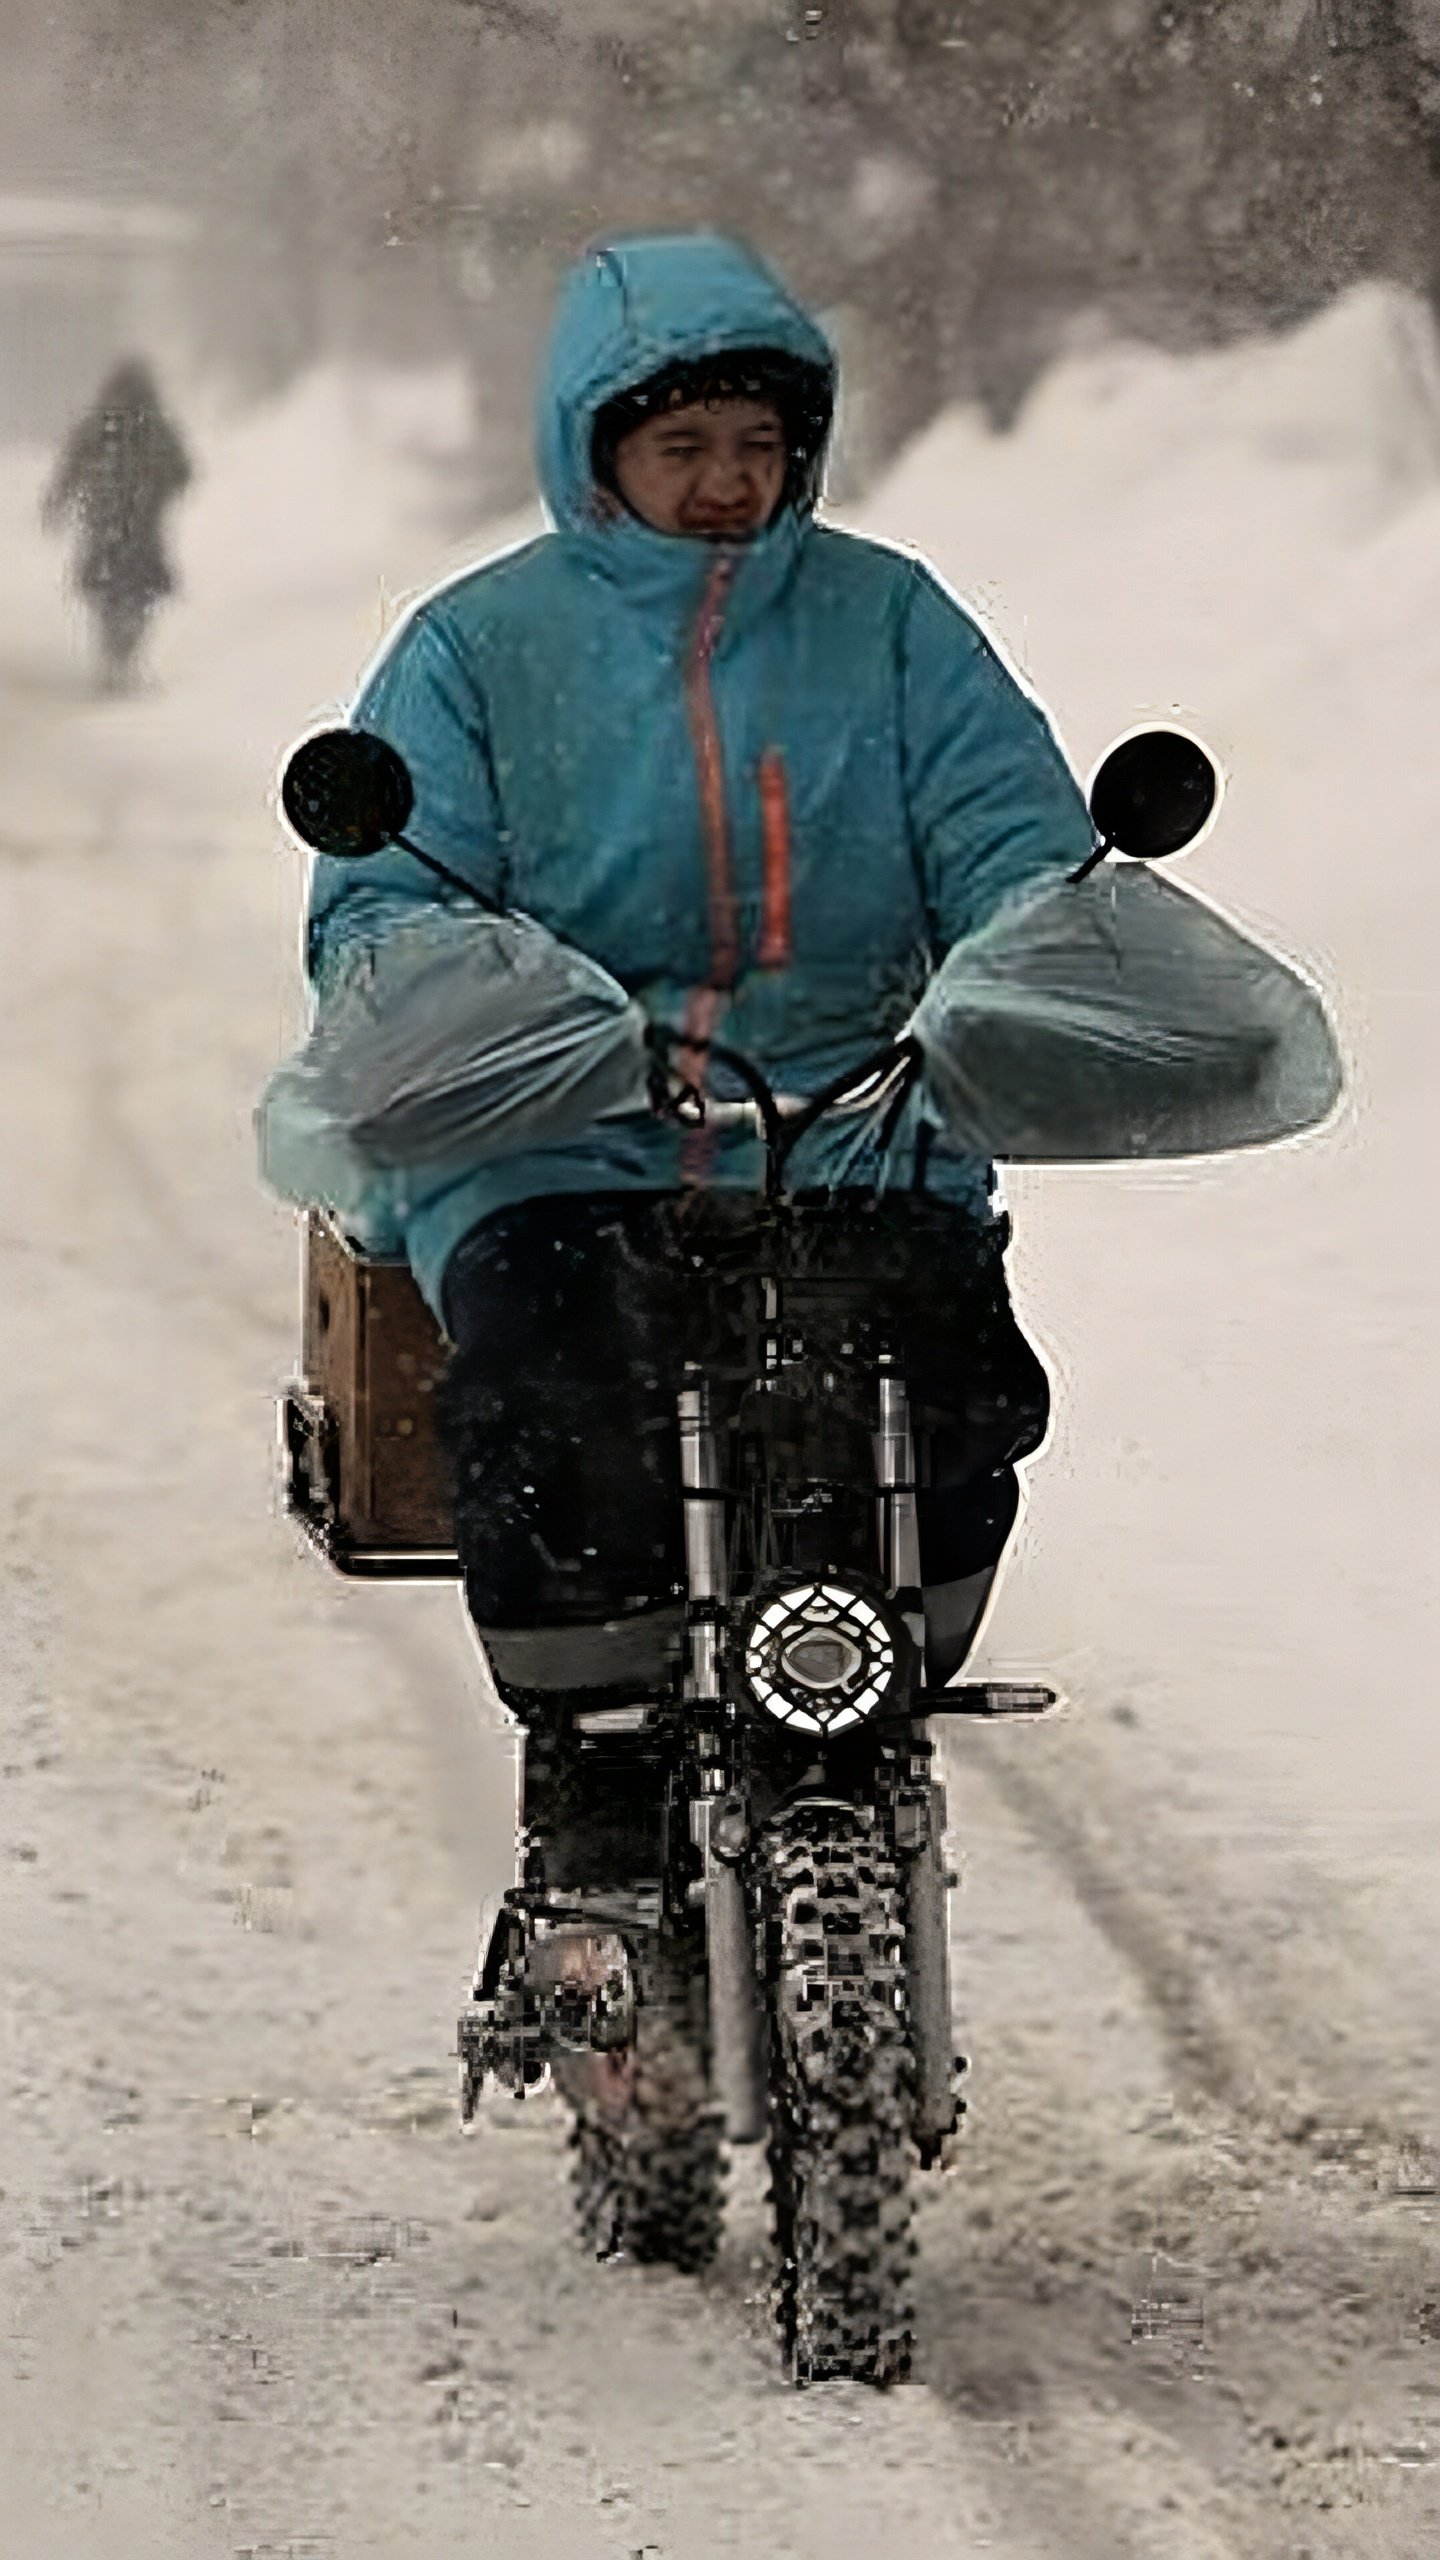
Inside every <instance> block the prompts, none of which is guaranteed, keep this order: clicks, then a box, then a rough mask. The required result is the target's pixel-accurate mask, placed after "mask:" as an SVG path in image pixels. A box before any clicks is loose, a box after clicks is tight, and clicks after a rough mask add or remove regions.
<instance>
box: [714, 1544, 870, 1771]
mask: <svg viewBox="0 0 1440 2560" xmlns="http://www.w3.org/2000/svg"><path fill="white" fill-rule="evenodd" d="M907 1641H908V1639H907V1637H906V1633H905V1629H904V1627H903V1625H902V1624H901V1623H900V1622H899V1621H898V1619H896V1618H895V1617H894V1616H893V1615H892V1613H891V1612H890V1611H889V1610H888V1609H887V1608H886V1606H885V1603H884V1602H883V1601H882V1600H879V1599H876V1598H874V1597H872V1596H871V1594H870V1593H868V1592H864V1591H854V1590H851V1589H850V1588H848V1586H847V1585H845V1584H844V1583H840V1582H814V1581H801V1580H798V1579H797V1580H795V1581H792V1582H787V1583H785V1584H783V1585H782V1586H781V1587H780V1588H779V1589H777V1588H776V1587H775V1586H774V1585H773V1584H772V1585H771V1586H769V1587H768V1588H767V1589H766V1590H764V1591H762V1592H760V1593H759V1594H757V1596H756V1599H755V1601H754V1603H753V1605H752V1607H751V1610H750V1612H749V1615H748V1617H747V1619H746V1621H745V1623H744V1625H743V1627H742V1629H741V1631H740V1639H739V1647H738V1650H739V1654H740V1663H741V1669H742V1671H743V1673H744V1678H745V1684H746V1687H747V1688H748V1689H749V1691H750V1694H751V1696H752V1697H753V1699H754V1700H755V1703H756V1705H757V1706H758V1707H761V1708H763V1710H764V1712H765V1713H766V1715H769V1716H773V1717H774V1718H775V1721H776V1723H777V1724H783V1725H786V1726H788V1727H789V1728H790V1729H791V1730H792V1731H794V1732H799V1733H815V1734H820V1735H822V1736H826V1737H828V1736H829V1735H830V1734H832V1733H843V1732H845V1730H846V1729H847V1727H849V1726H852V1725H857V1724H863V1723H864V1722H865V1720H866V1718H867V1717H868V1716H872V1715H874V1713H875V1711H876V1709H877V1708H878V1707H881V1706H883V1705H885V1703H886V1702H887V1700H888V1699H889V1698H890V1697H891V1696H892V1695H893V1694H894V1692H895V1690H896V1689H897V1688H898V1687H899V1685H900V1683H901V1680H902V1677H903V1673H904V1667H905V1653H906V1646H907Z"/></svg>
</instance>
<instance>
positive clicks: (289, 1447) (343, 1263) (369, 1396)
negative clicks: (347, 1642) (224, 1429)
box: [281, 1210, 459, 1576]
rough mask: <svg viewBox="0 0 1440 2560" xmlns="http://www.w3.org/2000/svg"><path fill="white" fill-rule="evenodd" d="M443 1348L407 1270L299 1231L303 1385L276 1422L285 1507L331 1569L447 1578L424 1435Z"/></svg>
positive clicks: (439, 1462) (438, 1473) (336, 1237)
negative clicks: (302, 1239)
mask: <svg viewBox="0 0 1440 2560" xmlns="http://www.w3.org/2000/svg"><path fill="white" fill-rule="evenodd" d="M449 1358H450V1345H449V1343H448V1342H447V1341H446V1339H445V1336H444V1335H443V1333H442V1332H441V1330H440V1327H439V1325H438V1324H437V1323H436V1321H435V1318H434V1317H433V1316H432V1314H431V1313H430V1310H429V1308H428V1307H427V1305H426V1304H425V1301H424V1299H423V1298H422V1297H421V1295H420V1292H419V1289H418V1288H417V1287H416V1285H415V1281H414V1279H413V1277H412V1275H411V1272H410V1269H409V1266H408V1265H407V1264H406V1263H405V1262H403V1261H399V1260H389V1259H380V1258H377V1257H376V1256H374V1255H371V1254H366V1253H363V1252H362V1251H361V1249H360V1247H359V1246H358V1245H357V1244H355V1243H354V1242H352V1240H351V1238H350V1237H348V1236H347V1235H345V1234H344V1233H343V1232H342V1230H341V1229H340V1228H339V1227H338V1226H337V1225H336V1223H335V1221H334V1220H333V1219H332V1218H329V1217H326V1216H324V1215H323V1214H321V1213H320V1212H319V1211H314V1210H312V1212H311V1213H310V1215H309V1217H308V1218H307V1220H306V1224H305V1321H304V1337H303V1350H302V1365H303V1368H304V1373H305V1374H304V1378H303V1380H302V1381H301V1382H300V1383H298V1384H296V1385H294V1386H292V1387H290V1388H289V1389H288V1390H287V1392H286V1395H285V1397H284V1400H283V1403H282V1407H281V1416H282V1428H283V1435H284V1448H285V1457H286V1463H287V1485H286V1495H287V1500H288V1503H289V1507H290V1509H291V1511H292V1512H293V1513H294V1514H295V1517H296V1518H297V1519H298V1520H299V1521H300V1522H301V1523H302V1525H303V1526H304V1528H305V1529H306V1530H307V1532H308V1533H309V1535H310V1536H311V1537H312V1538H313V1539H314V1541H315V1543H316V1545H317V1546H318V1547H320V1548H321V1549H322V1551H323V1552H324V1554H325V1555H326V1556H327V1557H328V1558H329V1560H330V1562H331V1563H332V1564H333V1565H335V1566H336V1567H337V1568H338V1569H339V1570H340V1571H341V1572H342V1573H356V1574H373V1575H392V1576H402V1575H403V1576H416V1575H427V1576H428V1575H441V1574H455V1573H458V1571H459V1564H458V1560H457V1558H456V1554H455V1529H454V1518H453V1513H452V1509H451V1503H450V1495H449V1488H448V1481H447V1474H446V1467H445V1461H444V1457H443V1453H442V1450H441V1447H440V1441H439V1437H438V1434H437V1431H436V1427H435V1389H436V1387H437V1386H438V1384H439V1382H440V1380H441V1378H442V1377H443V1376H444V1374H445V1370H446V1367H447V1365H448V1362H449Z"/></svg>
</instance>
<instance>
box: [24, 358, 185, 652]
mask: <svg viewBox="0 0 1440 2560" xmlns="http://www.w3.org/2000/svg"><path fill="white" fill-rule="evenodd" d="M192 476H193V475H192V471H191V465H190V459H189V456H188V455H187V453H186V451H185V447H184V445H183V444H182V443H181V441H180V438H179V436H178V434H177V433H176V430H175V428H174V427H173V426H172V424H171V422H170V420H169V418H168V417H167V416H166V414H165V411H164V408H163V407H162V405H161V400H160V394H159V391H158V389H157V387H156V383H155V377H154V375H153V373H152V372H151V370H150V367H149V365H148V364H145V363H143V362H142V361H141V360H140V359H139V358H136V357H131V358H128V359H127V360H126V361H125V362H124V363H123V364H118V365H116V367H115V368H114V371H113V372H112V373H111V374H110V375H109V376H108V377H107V379H106V380H105V382H104V383H102V385H101V387H100V391H99V393H98V395H97V397H96V399H95V402H94V405H93V407H91V408H90V409H88V410H87V411H86V413H85V416H84V417H83V418H82V419H81V420H80V422H79V424H78V425H77V426H76V427H75V429H74V431H73V433H72V434H71V435H70V437H69V439H68V441H67V443H66V445H65V449H64V451H63V453H62V454H61V456H60V459H59V462H58V463H57V465H56V468H55V472H54V475H53V477H52V479H51V481H50V485H49V487H48V489H47V490H46V492H45V497H44V500H43V502H42V505H41V521H42V523H43V524H44V525H45V526H46V528H47V530H50V531H54V530H55V529H57V528H58V527H59V525H60V524H61V523H62V522H63V520H64V518H65V517H66V516H67V515H74V516H75V517H76V519H77V520H78V523H79V527H80V532H81V537H82V538H81V543H80V548H79V552H78V555H77V558H76V562H75V569H74V579H75V585H76V587H77V588H78V590H79V592H80V594H81V595H82V596H83V597H84V598H85V601H86V603H87V604H88V605H89V606H90V608H91V611H92V612H93V614H94V617H95V625H96V637H97V641H98V644H99V655H100V671H101V680H102V682H103V683H104V685H105V687H106V689H107V690H111V691H113V690H115V689H116V688H118V687H119V686H120V685H121V684H123V683H124V681H125V679H126V677H127V675H128V674H129V672H130V669H131V666H132V664H133V662H134V659H135V655H136V652H137V650H138V649H139V646H140V643H141V640H142V639H143V637H144V634H145V626H146V624H147V623H148V621H149V619H150V616H151V614H152V613H153V612H154V610H155V607H156V605H157V603H158V602H159V600H160V598H161V597H162V596H167V595H171V594H173V592H174V588H175V573H174V571H173V569H172V568H171V566H170V562H169V560H168V559H167V557H166V553H165V546H164V518H165V515H166V512H167V510H168V509H169V507H170V506H171V505H172V504H173V503H174V501H175V499H176V498H178V497H179V496H180V494H181V492H182V491H183V490H185V489H186V488H188V487H189V484H190V480H191V478H192Z"/></svg>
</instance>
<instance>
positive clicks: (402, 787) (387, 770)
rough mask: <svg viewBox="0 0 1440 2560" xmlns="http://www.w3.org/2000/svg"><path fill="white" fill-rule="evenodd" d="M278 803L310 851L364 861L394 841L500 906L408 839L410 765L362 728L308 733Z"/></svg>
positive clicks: (472, 896) (484, 902)
mask: <svg viewBox="0 0 1440 2560" xmlns="http://www.w3.org/2000/svg"><path fill="white" fill-rule="evenodd" d="M280 806H281V808H282V809H283V810H284V812H285V815H286V818H287V819H288V820H289V823H290V825H291V826H292V827H293V828H294V831H295V833H296V835H297V836H298V837H299V839H300V841H301V843H302V844H304V845H308V846H309V848H310V850H311V852H312V853H329V854H334V855H336V856H338V858H339V859H340V861H342V862H363V861H365V860H366V859H367V857H368V856H369V855H370V854H372V853H383V852H384V851H385V850H386V847H387V846H389V845H396V846H398V847H399V849H400V851H401V852H402V853H408V854H409V855H410V856H411V857H412V859H413V860H414V861H416V862H421V863H423V864H424V866H425V869H426V870H427V871H433V872H434V874H435V877H436V879H437V880H443V881H444V883H445V885H446V887H447V889H458V890H459V892H460V895H461V897H462V898H468V899H469V900H470V902H471V904H472V905H473V906H477V907H481V908H483V909H484V911H485V913H486V915H491V916H493V915H498V914H499V912H500V910H499V908H498V907H497V906H496V904H495V902H494V900H493V899H492V898H487V897H484V896H483V895H482V894H481V892H480V890H478V889H477V888H476V887H475V884H474V882H473V881H471V880H466V879H464V878H463V877H462V875H461V874H460V873H459V872H458V871H452V870H451V868H450V866H449V864H448V863H446V862H437V861H436V859H435V856H434V855H433V853H426V851H425V850H424V847H423V846H421V845H418V844H412V842H411V840H410V838H409V836H407V835H406V833H405V829H406V826H407V825H408V823H409V818H410V812H411V810H412V809H413V808H414V806H415V785H414V783H413V782H412V781H411V779H410V768H409V766H408V765H407V763H406V762H405V759H404V757H403V756H402V755H401V754H399V753H398V751H397V750H396V749H395V748H394V747H392V746H390V745H388V744H387V742H386V740H385V739H384V738H377V737H374V736H372V734H371V732H370V731H369V730H368V729H321V730H320V731H318V732H317V734H316V735H315V736H314V737H313V738H307V739H306V740H305V741H304V743H303V745H301V746H298V747H297V748H296V750H295V753H294V754H293V756H292V757H291V758H290V761H289V763H288V764H287V765H286V767H285V771H284V774H283V775H282V777H281V782H280Z"/></svg>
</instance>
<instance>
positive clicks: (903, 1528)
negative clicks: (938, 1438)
mask: <svg viewBox="0 0 1440 2560" xmlns="http://www.w3.org/2000/svg"><path fill="white" fill-rule="evenodd" d="M875 1472H876V1475H877V1477H878V1479H879V1486H880V1503H879V1509H880V1557H881V1569H882V1571H883V1573H884V1576H885V1580H886V1583H887V1585H888V1587H889V1590H890V1593H891V1596H892V1597H893V1599H894V1601H895V1604H896V1606H897V1608H898V1609H899V1610H900V1613H901V1615H902V1616H903V1618H904V1619H905V1622H906V1624H907V1626H908V1627H909V1629H910V1634H911V1639H912V1641H913V1643H914V1646H915V1661H916V1687H917V1688H918V1689H922V1690H923V1688H924V1685H925V1599H924V1592H923V1588H922V1584H921V1573H920V1518H919V1510H918V1506H917V1502H916V1475H915V1435H914V1432H913V1430H912V1428H911V1423H910V1398H909V1396H908V1395H907V1393H906V1389H905V1381H904V1379H903V1377H902V1376H901V1375H900V1372H899V1371H898V1369H897V1368H896V1367H895V1365H894V1363H893V1361H892V1360H891V1359H890V1358H889V1357H888V1356H883V1355H882V1358H881V1363H880V1428H879V1430H878V1432H877V1433H876V1435H875ZM916 1739H917V1741H918V1742H920V1743H922V1744H923V1750H922V1751H920V1752H917V1754H916V1764H915V1777H916V1780H917V1784H916V1786H915V1787H914V1788H913V1789H911V1790H908V1791H907V1794H908V1801H907V1802H905V1803H904V1804H903V1805H902V1806H901V1807H900V1808H899V1814H900V1819H899V1820H898V1821H897V1825H896V1832H897V1837H896V1848H897V1851H898V1853H899V1857H900V1863H901V1871H902V1874H903V1876H904V1880H905V1917H906V1930H905V1977H906V1991H907V1995H908V2002H909V2010H910V2036H911V2043H912V2047H913V2050H914V2055H915V2112H914V2119H913V2123H914V2133H915V2140H916V2143H917V2145H918V2147H919V2151H920V2156H921V2158H922V2159H923V2160H931V2159H934V2158H935V2157H937V2156H938V2153H939V2149H940V2145H941V2144H942V2143H943V2141H944V2139H945V2136H946V2135H947V2134H950V2133H953V2132H954V2130H955V2126H956V2123H957V2120H958V2117H959V2104H958V2101H957V2098H956V2094H955V2054H954V2046H953V2042H952V2035H951V2023H950V1884H951V1876H950V1868H949V1861H948V1859H947V1856H946V1851H945V1790H944V1788H943V1787H942V1786H941V1785H940V1784H939V1782H938V1781H937V1780H935V1779H932V1778H931V1777H930V1776H929V1769H930V1765H931V1751H932V1747H933V1746H932V1745H931V1742H930V1738H929V1728H928V1726H927V1725H925V1724H923V1723H921V1724H919V1725H917V1728H916ZM922 1772H923V1774H922Z"/></svg>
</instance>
